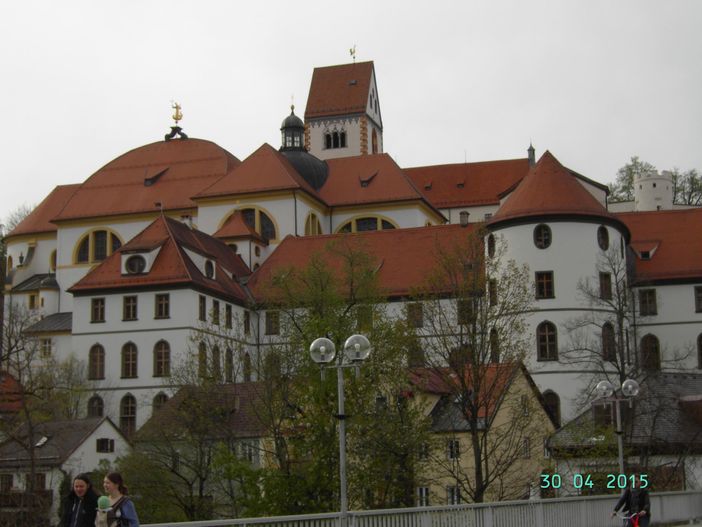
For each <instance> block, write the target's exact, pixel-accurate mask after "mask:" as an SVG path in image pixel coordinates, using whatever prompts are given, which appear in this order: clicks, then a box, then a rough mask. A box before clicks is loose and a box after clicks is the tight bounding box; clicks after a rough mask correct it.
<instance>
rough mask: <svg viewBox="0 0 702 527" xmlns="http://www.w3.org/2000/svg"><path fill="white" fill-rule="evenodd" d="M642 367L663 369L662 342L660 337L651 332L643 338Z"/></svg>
mask: <svg viewBox="0 0 702 527" xmlns="http://www.w3.org/2000/svg"><path fill="white" fill-rule="evenodd" d="M641 367H642V368H643V369H644V370H646V371H659V370H660V369H661V349H660V343H659V342H658V337H656V336H655V335H651V334H650V333H649V334H648V335H644V337H643V338H642V339H641Z"/></svg>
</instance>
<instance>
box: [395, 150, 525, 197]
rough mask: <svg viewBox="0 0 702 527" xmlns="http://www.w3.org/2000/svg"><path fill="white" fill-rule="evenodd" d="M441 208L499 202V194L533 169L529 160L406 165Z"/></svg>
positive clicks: (406, 169)
mask: <svg viewBox="0 0 702 527" xmlns="http://www.w3.org/2000/svg"><path fill="white" fill-rule="evenodd" d="M403 171H404V172H405V174H407V175H408V176H409V177H410V178H411V179H412V181H414V184H415V185H416V187H417V188H418V189H419V191H420V192H421V193H422V194H423V195H424V196H425V197H426V198H427V200H428V201H429V202H430V203H431V204H432V205H434V206H435V207H437V208H451V207H460V206H476V205H497V204H499V203H500V198H499V195H500V194H501V193H502V192H504V191H505V190H507V189H508V188H510V187H512V186H513V185H514V184H515V183H517V182H518V181H520V180H521V179H522V178H523V177H524V176H525V175H526V174H527V172H529V160H528V159H526V158H525V159H508V160H504V161H485V162H481V163H459V164H454V165H435V166H426V167H413V168H404V169H403Z"/></svg>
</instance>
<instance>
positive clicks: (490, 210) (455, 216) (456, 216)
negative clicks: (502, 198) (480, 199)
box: [439, 205, 497, 224]
mask: <svg viewBox="0 0 702 527" xmlns="http://www.w3.org/2000/svg"><path fill="white" fill-rule="evenodd" d="M439 210H440V211H441V213H442V214H443V215H444V216H446V218H447V219H448V223H453V224H458V223H461V212H463V211H466V212H468V213H469V216H468V222H469V223H479V222H481V221H486V218H485V215H486V214H490V215H493V214H495V213H496V212H497V205H486V206H482V207H452V208H447V209H439Z"/></svg>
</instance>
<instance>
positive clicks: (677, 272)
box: [616, 209, 702, 283]
mask: <svg viewBox="0 0 702 527" xmlns="http://www.w3.org/2000/svg"><path fill="white" fill-rule="evenodd" d="M616 216H617V217H618V218H619V219H620V220H621V221H623V222H624V223H625V224H626V225H627V227H629V230H630V231H631V245H632V247H634V248H638V249H641V250H648V251H652V255H651V259H650V260H642V259H640V258H637V259H636V264H635V267H636V272H635V276H636V282H639V283H645V282H655V281H661V280H663V281H665V280H691V279H693V280H696V281H699V280H702V236H700V234H699V233H701V232H702V209H685V210H666V211H651V212H626V213H620V214H617V215H616ZM654 248H655V251H653V249H654Z"/></svg>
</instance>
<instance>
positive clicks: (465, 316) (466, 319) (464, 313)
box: [456, 298, 474, 326]
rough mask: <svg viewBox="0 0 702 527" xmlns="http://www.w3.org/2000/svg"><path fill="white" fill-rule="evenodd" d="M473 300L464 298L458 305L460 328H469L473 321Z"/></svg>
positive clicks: (457, 315)
mask: <svg viewBox="0 0 702 527" xmlns="http://www.w3.org/2000/svg"><path fill="white" fill-rule="evenodd" d="M473 315H474V313H473V299H472V298H471V299H469V298H463V299H461V300H458V303H457V304H456V318H457V320H458V324H459V325H460V326H467V325H469V324H470V322H471V320H473Z"/></svg>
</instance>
